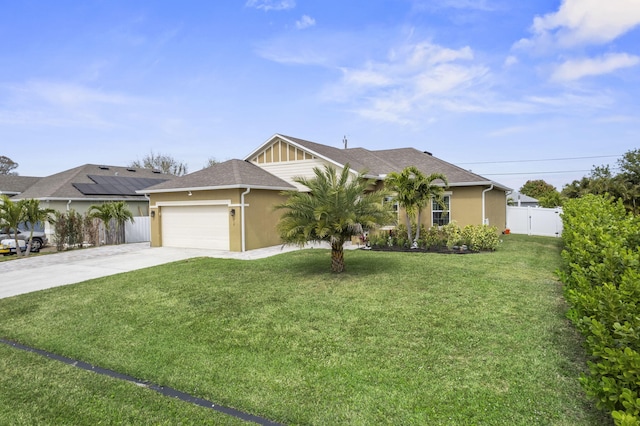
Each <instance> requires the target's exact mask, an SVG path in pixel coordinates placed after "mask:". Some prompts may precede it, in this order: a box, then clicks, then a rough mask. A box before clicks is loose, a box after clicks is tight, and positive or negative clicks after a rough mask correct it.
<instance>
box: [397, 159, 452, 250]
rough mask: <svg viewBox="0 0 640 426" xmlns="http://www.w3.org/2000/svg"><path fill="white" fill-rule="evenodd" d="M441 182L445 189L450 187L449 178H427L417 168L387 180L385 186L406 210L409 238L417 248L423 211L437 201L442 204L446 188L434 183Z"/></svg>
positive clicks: (434, 175)
mask: <svg viewBox="0 0 640 426" xmlns="http://www.w3.org/2000/svg"><path fill="white" fill-rule="evenodd" d="M437 180H441V181H442V182H444V184H445V187H446V186H448V185H449V182H448V180H447V177H446V176H445V175H443V174H442V173H432V174H430V175H428V176H425V174H424V173H422V172H421V171H420V169H418V168H417V167H415V166H409V167H406V168H405V169H404V170H402V171H401V172H400V173H398V172H391V173H389V174H388V175H387V177H386V179H385V186H386V187H387V188H388V189H389V190H390V191H392V192H393V193H395V199H396V200H397V201H398V204H399V205H400V206H401V207H403V208H404V211H405V224H406V226H407V237H408V238H409V241H412V242H413V246H414V247H416V246H417V241H418V238H420V221H421V219H422V217H421V216H422V209H423V208H425V207H426V206H427V205H429V203H430V202H431V199H432V198H433V199H435V200H436V201H437V202H438V203H440V204H442V196H443V194H444V190H445V187H443V186H441V185H435V184H434V181H437ZM414 217H415V219H416V232H415V235H414V234H413V226H412V219H413V218H414Z"/></svg>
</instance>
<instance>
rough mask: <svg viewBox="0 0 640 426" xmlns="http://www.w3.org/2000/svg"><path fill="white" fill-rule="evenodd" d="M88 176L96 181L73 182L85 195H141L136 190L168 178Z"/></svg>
mask: <svg viewBox="0 0 640 426" xmlns="http://www.w3.org/2000/svg"><path fill="white" fill-rule="evenodd" d="M88 177H89V179H91V180H92V181H94V182H95V183H74V184H73V186H74V187H75V188H76V189H77V190H78V191H80V192H82V193H83V194H84V195H140V194H138V193H136V191H138V190H141V189H145V188H148V187H150V186H153V185H157V184H159V183H161V182H164V181H166V180H167V179H153V178H132V177H124V176H100V175H88Z"/></svg>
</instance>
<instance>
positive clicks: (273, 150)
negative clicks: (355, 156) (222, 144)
mask: <svg viewBox="0 0 640 426" xmlns="http://www.w3.org/2000/svg"><path fill="white" fill-rule="evenodd" d="M250 161H251V162H252V163H253V164H255V165H257V166H259V167H260V168H262V169H263V170H265V171H267V172H269V173H271V174H273V175H275V176H278V177H279V178H280V179H282V180H284V181H286V182H288V183H290V184H291V185H293V186H295V187H296V188H297V189H298V190H299V191H306V190H307V188H306V187H304V186H302V185H300V184H298V183H296V182H294V181H293V178H294V177H305V178H313V177H315V174H314V173H313V169H314V168H316V167H319V168H321V169H323V168H324V166H325V165H327V164H330V163H329V162H327V161H325V160H323V159H321V158H318V157H317V156H315V155H313V154H312V153H310V152H308V151H305V150H303V149H300V148H299V147H297V146H295V145H293V144H290V143H288V142H286V141H283V140H281V139H276V140H275V141H274V142H273V143H272V144H271V145H269V146H266V147H265V148H264V149H263V150H262V151H260V152H259V153H258V154H256V155H254V156H253V157H252V158H251V159H250Z"/></svg>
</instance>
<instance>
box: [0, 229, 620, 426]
mask: <svg viewBox="0 0 640 426" xmlns="http://www.w3.org/2000/svg"><path fill="white" fill-rule="evenodd" d="M504 240H505V241H504V243H503V244H502V245H501V247H500V248H499V250H498V251H497V252H494V253H481V254H473V255H464V256H460V255H443V254H424V253H386V252H372V251H360V250H358V251H347V252H346V253H345V259H346V268H347V272H345V273H343V274H339V275H336V274H331V273H330V272H329V267H330V258H329V252H328V251H326V250H319V249H312V250H305V251H299V252H292V253H288V254H283V255H279V256H275V257H273V258H269V259H263V260H257V261H238V260H225V259H193V260H187V261H182V262H176V263H173V264H170V265H164V266H159V267H154V268H149V269H145V270H141V271H136V272H131V273H126V274H121V275H116V276H111V277H107V278H103V279H97V280H91V281H87V282H85V283H81V284H77V285H72V286H67V287H61V288H56V289H51V290H46V291H42V292H38V293H33V294H27V295H22V296H18V297H14V298H9V299H4V300H0V318H2V321H1V322H0V337H4V338H7V339H12V340H16V341H19V342H20V343H23V344H27V345H31V346H34V347H37V348H40V349H46V350H48V351H51V352H55V353H58V354H60V355H64V356H68V357H71V358H76V359H81V360H83V361H86V362H90V363H92V364H96V365H100V366H101V367H105V368H110V369H113V370H117V371H120V372H122V373H125V374H128V375H131V376H134V377H137V378H140V379H144V380H149V381H151V382H155V383H158V384H161V385H165V386H171V387H174V388H176V389H179V390H181V391H184V392H188V393H191V394H193V395H196V396H199V397H202V398H205V399H209V400H212V401H216V402H217V403H219V404H222V405H227V406H231V407H235V408H238V409H241V410H244V411H247V412H249V413H252V414H256V415H260V416H263V417H266V418H269V419H271V420H274V421H278V422H282V423H286V424H316V425H329V424H363V425H364V424H367V425H368V424H420V425H422V424H429V425H434V424H508V425H516V424H523V425H530V424H555V425H601V424H603V423H604V424H606V423H605V422H607V421H608V420H607V417H606V416H602V415H601V414H600V413H598V412H596V411H595V410H594V409H593V407H592V406H591V403H590V401H588V400H587V398H586V397H585V396H584V394H583V392H582V390H581V388H580V385H579V383H578V376H579V374H580V372H581V371H583V368H584V367H583V364H584V351H583V349H582V348H581V346H580V338H579V337H578V335H577V334H576V333H575V332H574V330H573V328H572V326H571V324H570V323H569V321H568V320H567V319H565V316H564V314H565V310H566V306H565V304H564V300H563V298H562V291H561V288H560V284H559V283H558V281H557V280H556V278H555V276H554V270H555V269H556V268H557V267H558V266H559V244H560V240H558V239H552V238H540V237H538V238H536V237H526V236H517V235H509V236H505V238H504ZM0 359H2V362H0V407H2V408H0V424H15V423H23V424H29V423H42V420H43V419H47V413H56V414H57V416H58V417H57V419H58V421H52V422H51V423H67V424H93V423H96V418H102V419H103V421H107V422H108V421H111V423H120V421H119V420H118V417H116V415H117V413H121V412H122V411H123V410H124V411H125V412H127V413H128V412H129V411H133V412H134V413H132V414H131V413H130V415H131V416H136V415H138V416H140V417H139V418H138V421H139V422H140V423H145V422H147V420H145V419H146V418H147V417H145V415H146V414H147V413H146V411H145V410H150V411H149V416H150V417H149V418H151V419H154V418H156V419H163V420H162V422H165V423H166V424H179V423H183V424H185V423H186V424H203V423H206V422H207V421H208V422H209V423H210V424H220V423H221V422H222V421H225V420H220V416H221V415H220V414H217V413H214V412H213V411H210V410H206V409H204V408H197V407H195V408H194V407H191V406H189V404H186V403H179V402H177V401H172V404H171V405H167V409H166V413H163V414H164V416H159V415H157V413H156V411H154V410H156V408H155V407H156V405H155V404H156V402H155V400H156V399H158V398H162V397H160V396H158V395H157V394H155V393H153V392H152V391H149V390H147V389H141V388H138V387H136V386H135V385H132V384H128V383H122V382H117V381H115V380H112V379H106V378H101V377H99V376H97V375H92V373H88V372H81V371H77V370H73V369H71V368H70V367H67V366H64V365H63V364H60V363H56V362H55V361H49V360H45V359H40V360H39V359H38V358H37V357H36V356H35V355H33V354H28V353H20V352H17V351H16V350H14V349H10V348H8V347H0ZM92 376H93V377H92ZM67 388H72V389H74V390H75V391H74V392H69V393H68V394H67V393H66V392H65V391H64V389H67ZM13 389H18V391H17V392H18V393H21V394H22V396H23V397H16V396H15V394H16V391H14V390H13ZM103 389H106V390H103ZM109 389H113V391H111V390H109ZM61 391H62V392H61ZM128 392H131V393H132V395H133V394H135V396H133V397H132V398H135V401H140V402H135V403H133V406H134V407H135V410H129V408H126V407H125V404H126V401H127V399H123V398H122V397H121V396H118V397H114V396H113V395H122V394H125V395H126V394H127V393H128ZM28 396H29V397H33V398H35V399H36V401H37V411H36V408H35V407H34V402H33V400H31V399H30V398H27V397H28ZM139 398H142V399H139ZM144 398H149V404H148V406H147V404H146V403H145V402H144V401H145V400H144ZM76 399H80V400H84V401H96V404H95V406H96V407H98V408H96V410H103V411H100V412H98V413H93V412H92V409H91V408H87V409H86V410H79V411H76V410H74V409H72V407H73V406H74V405H75V404H76V402H75V400H76ZM110 399H111V400H110ZM69 400H74V401H69ZM65 404H66V405H65ZM91 404H93V403H91ZM121 404H122V405H121ZM60 405H62V406H65V407H69V409H67V410H63V411H64V413H60V411H61V410H60V408H59V407H60ZM101 407H104V408H101ZM185 407H188V408H185ZM65 416H66V417H65ZM127 419H128V420H127V421H126V422H130V423H136V422H137V421H136V418H135V417H133V418H132V417H128V418H127ZM29 420H31V421H29ZM34 420H35V421H34ZM231 421H232V419H229V422H231ZM151 423H154V424H156V423H161V422H160V421H154V420H151Z"/></svg>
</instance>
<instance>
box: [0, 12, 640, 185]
mask: <svg viewBox="0 0 640 426" xmlns="http://www.w3.org/2000/svg"><path fill="white" fill-rule="evenodd" d="M274 133H282V134H285V135H290V136H295V137H299V138H303V139H308V140H311V141H315V142H319V143H324V144H327V145H334V146H338V147H340V146H342V140H343V137H344V136H345V135H346V137H347V139H348V144H349V147H364V148H367V149H388V148H400V147H415V148H418V149H421V150H425V151H430V152H432V153H433V154H434V155H435V156H437V157H439V158H442V159H443V160H446V161H449V162H452V163H454V164H458V165H460V166H462V167H465V168H467V169H471V170H473V171H474V172H476V173H479V174H482V175H484V176H486V177H487V178H489V179H492V180H495V181H497V182H500V183H502V184H504V185H507V186H510V187H512V188H514V189H518V188H519V187H520V186H522V184H524V182H526V181H527V180H528V179H544V180H546V181H547V182H549V183H552V184H553V185H555V186H556V187H557V188H558V189H561V188H562V186H563V185H564V184H566V183H569V182H571V181H572V180H574V179H578V178H580V177H582V176H584V175H586V174H588V171H589V170H590V169H591V168H592V166H593V165H601V164H607V163H610V164H612V165H613V166H615V162H616V158H617V156H620V155H622V154H624V153H625V152H627V151H629V150H632V149H636V148H640V143H639V141H640V0H607V1H606V2H604V1H601V0H564V1H551V0H524V1H513V0H438V1H436V0H431V1H429V0H386V1H383V0H366V1H360V0H352V1H334V0H323V1H311V0H239V1H231V0H225V1H189V0H185V1H180V2H177V1H163V0H156V1H135V0H109V1H107V0H104V1H97V0H96V1H91V0H87V1H82V2H78V1H75V0H73V1H68V0H59V1H55V2H52V1H44V0H25V1H20V2H9V1H5V2H3V5H2V13H0V155H6V156H8V157H10V158H11V159H13V160H14V161H16V162H17V163H19V167H18V169H16V171H17V172H18V173H19V174H20V175H23V176H46V175H49V174H53V173H56V172H59V171H62V170H66V169H69V168H72V167H76V166H79V165H82V164H86V163H96V164H109V165H127V164H128V163H130V162H131V161H133V160H136V159H142V158H143V157H144V156H145V155H147V154H148V153H149V152H151V151H152V150H153V151H154V152H155V153H162V154H168V155H171V156H173V157H174V158H176V159H177V160H179V161H182V162H185V163H187V164H188V166H189V171H190V172H194V171H197V170H200V169H201V168H202V167H203V166H204V165H205V164H206V162H207V160H208V159H209V158H216V159H217V160H220V161H222V160H227V159H230V158H244V157H245V156H246V155H248V154H249V153H250V152H251V151H252V150H253V149H255V148H257V147H258V146H259V145H260V144H262V143H263V142H265V141H266V140H267V139H268V138H270V137H271V136H272V135H273V134H274ZM585 157H586V158H585ZM559 159H563V160H559ZM525 160H527V161H525ZM532 160H535V161H532ZM542 160H544V161H542ZM560 172H562V173H560Z"/></svg>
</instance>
